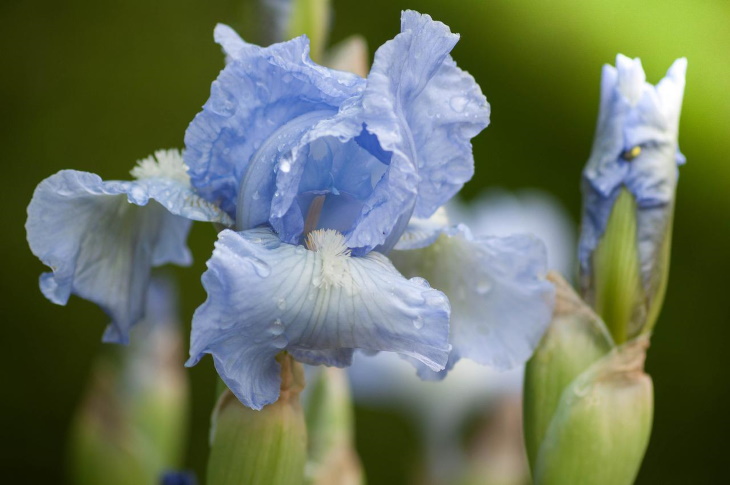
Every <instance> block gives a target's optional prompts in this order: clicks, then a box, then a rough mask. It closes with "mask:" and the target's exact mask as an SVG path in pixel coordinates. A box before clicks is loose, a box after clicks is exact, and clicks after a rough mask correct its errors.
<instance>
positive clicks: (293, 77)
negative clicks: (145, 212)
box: [185, 25, 363, 218]
mask: <svg viewBox="0 0 730 485" xmlns="http://www.w3.org/2000/svg"><path fill="white" fill-rule="evenodd" d="M215 37H216V41H218V42H220V43H221V44H222V45H223V47H224V49H225V50H226V53H227V55H228V64H227V65H226V67H225V68H224V69H223V71H221V73H220V75H219V76H218V79H216V80H215V81H214V82H213V85H212V86H211V92H210V98H209V99H208V101H207V102H206V103H205V105H204V106H203V111H201V112H200V113H198V115H197V116H196V117H195V119H194V120H193V121H192V123H191V124H190V126H189V127H188V129H187V131H186V133H185V146H186V152H185V162H186V163H187V165H188V167H189V172H190V176H191V181H192V184H193V186H194V187H195V188H196V189H197V191H198V192H199V193H200V195H201V196H202V197H204V198H206V199H207V200H209V201H211V202H215V203H216V204H219V205H220V206H221V207H222V208H223V209H224V210H225V211H226V212H227V213H228V214H229V215H230V216H231V217H233V218H235V216H236V214H235V213H236V201H237V199H238V197H237V194H238V190H239V185H240V183H241V181H242V179H243V177H244V175H245V173H246V170H247V168H248V166H249V162H250V161H251V159H252V158H253V157H254V155H255V154H256V152H257V151H258V150H259V149H260V148H262V146H263V145H265V143H266V141H267V139H269V138H270V137H271V136H272V135H273V134H274V133H275V132H276V131H277V130H280V129H281V128H282V127H283V126H284V125H286V124H287V123H288V122H290V121H291V120H293V119H295V118H298V117H300V116H302V115H304V114H306V113H309V112H311V111H320V110H330V111H333V112H336V110H337V108H338V107H339V106H340V104H341V103H342V102H343V101H344V100H346V99H348V98H350V97H351V96H353V95H355V94H357V93H358V92H360V90H361V89H362V82H363V81H362V79H361V78H360V77H358V76H356V75H354V74H350V73H345V72H341V71H335V70H332V69H327V68H325V67H322V66H319V65H317V64H315V63H314V62H312V61H311V60H310V59H309V41H308V40H307V38H306V37H305V36H302V37H298V38H296V39H293V40H291V41H288V42H284V43H280V44H274V45H272V46H270V47H266V48H262V47H258V46H255V45H252V44H247V43H246V42H244V41H243V40H241V39H240V38H239V37H238V36H237V35H236V34H235V32H233V31H232V30H231V29H230V28H229V27H226V26H223V25H219V26H218V27H217V28H216V31H215ZM276 143H277V145H278V142H276ZM272 192H273V191H272Z"/></svg>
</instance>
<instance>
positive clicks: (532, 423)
mask: <svg viewBox="0 0 730 485" xmlns="http://www.w3.org/2000/svg"><path fill="white" fill-rule="evenodd" d="M548 279H549V280H550V281H551V282H552V283H553V284H554V285H555V291H556V297H555V310H554V313H553V320H552V322H551V324H550V326H549V327H548V330H547V332H545V335H544V336H543V338H542V340H541V341H540V345H539V346H538V347H537V349H536V350H535V353H534V354H533V356H532V358H531V359H530V360H529V362H528V363H527V366H526V367H525V383H524V388H525V392H524V432H525V446H526V448H527V456H528V458H529V461H530V466H531V468H532V469H533V470H534V469H535V464H536V461H537V456H538V452H539V450H540V449H541V447H542V445H543V442H544V440H545V434H546V433H547V430H548V427H549V426H550V422H551V421H552V420H553V417H554V415H555V413H556V411H557V409H558V404H559V403H560V400H561V396H562V395H563V393H564V391H565V389H566V388H567V387H568V386H570V384H571V383H572V382H573V381H574V380H575V379H576V378H577V377H578V376H579V375H580V374H582V373H583V372H584V371H585V370H586V369H588V368H589V367H590V366H591V365H592V364H593V363H594V362H597V361H598V360H600V359H601V358H603V357H604V356H605V355H607V354H608V353H609V352H610V351H611V349H612V348H613V342H612V340H611V336H610V335H609V333H608V330H606V328H605V325H604V324H603V322H602V321H601V319H600V318H599V317H598V316H597V315H596V314H595V313H594V312H593V310H591V308H590V307H588V305H586V304H585V303H584V302H583V301H582V300H581V299H580V297H579V296H578V295H577V294H576V293H575V291H573V289H572V288H571V286H570V284H568V283H567V282H566V281H565V280H564V279H563V278H562V277H560V275H558V274H557V273H549V274H548ZM565 483H569V482H565ZM576 483H577V482H576Z"/></svg>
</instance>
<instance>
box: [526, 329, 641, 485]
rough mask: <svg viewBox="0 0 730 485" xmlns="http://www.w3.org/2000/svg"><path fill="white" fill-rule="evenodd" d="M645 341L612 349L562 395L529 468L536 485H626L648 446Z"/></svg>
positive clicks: (639, 340) (632, 478)
mask: <svg viewBox="0 0 730 485" xmlns="http://www.w3.org/2000/svg"><path fill="white" fill-rule="evenodd" d="M648 346H649V339H648V337H647V336H642V337H640V338H638V339H635V340H632V341H631V342H629V343H627V344H625V345H623V346H621V347H617V348H615V349H614V350H612V351H611V352H610V353H609V354H608V355H606V356H605V357H604V358H602V359H601V360H599V361H597V362H596V363H594V364H593V365H592V366H591V367H589V368H588V370H586V371H585V372H584V373H583V374H581V375H580V376H579V377H578V378H576V379H575V380H574V381H573V383H572V384H571V385H570V386H568V387H567V388H566V389H565V391H564V392H563V394H562V396H561V398H560V402H559V404H558V407H557V410H556V412H555V415H554V416H553V419H552V420H551V422H550V425H549V426H548V429H547V431H546V433H545V437H544V439H543V441H542V443H541V445H540V450H539V452H538V455H537V460H536V462H535V466H534V468H533V479H534V483H535V484H536V485H552V484H560V485H563V484H566V483H581V484H589V485H631V484H632V483H634V479H635V478H636V475H637V474H638V472H639V467H640V466H641V461H642V459H643V457H644V452H645V451H646V447H647V445H648V443H649V435H650V433H651V422H652V415H653V408H654V402H653V386H652V381H651V378H650V377H649V376H648V375H647V374H645V373H644V359H645V357H646V349H647V347H648Z"/></svg>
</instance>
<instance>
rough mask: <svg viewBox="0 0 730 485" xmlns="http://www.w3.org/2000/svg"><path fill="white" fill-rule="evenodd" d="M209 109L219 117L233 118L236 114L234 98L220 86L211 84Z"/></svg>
mask: <svg viewBox="0 0 730 485" xmlns="http://www.w3.org/2000/svg"><path fill="white" fill-rule="evenodd" d="M210 109H211V111H213V113H215V114H217V115H220V116H226V117H230V116H233V114H234V113H235V112H236V101H235V98H234V97H233V95H232V94H231V93H229V92H228V91H226V90H225V89H223V88H222V87H221V86H220V84H218V83H213V86H211V96H210Z"/></svg>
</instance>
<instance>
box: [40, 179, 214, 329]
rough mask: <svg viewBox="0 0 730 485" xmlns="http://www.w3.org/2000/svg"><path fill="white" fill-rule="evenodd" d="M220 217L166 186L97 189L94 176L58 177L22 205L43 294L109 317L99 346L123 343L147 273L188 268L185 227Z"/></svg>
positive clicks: (137, 314)
mask: <svg viewBox="0 0 730 485" xmlns="http://www.w3.org/2000/svg"><path fill="white" fill-rule="evenodd" d="M188 218H192V219H197V220H214V221H216V222H223V221H225V220H228V218H227V216H226V215H225V214H223V213H221V212H220V210H217V209H216V208H215V207H213V206H211V205H210V204H208V203H207V202H205V201H203V200H201V199H199V198H197V197H195V195H194V194H193V193H192V191H191V189H190V187H189V186H186V185H184V184H182V183H180V182H177V181H172V180H166V179H160V178H156V179H146V180H141V181H135V182H118V181H111V182H104V181H102V180H101V178H99V177H98V176H97V175H94V174H91V173H87V172H77V171H74V170H64V171H61V172H59V173H57V174H55V175H53V176H51V177H49V178H47V179H46V180H44V181H43V182H41V183H40V184H39V185H38V187H37V188H36V191H35V193H34V195H33V199H32V200H31V202H30V205H29V206H28V220H27V222H26V231H27V234H28V243H29V244H30V248H31V250H32V251H33V254H35V255H36V256H37V257H38V258H39V259H40V260H41V261H42V262H43V263H44V264H46V265H48V266H50V267H51V269H52V270H53V272H52V273H45V274H43V275H42V276H41V280H40V284H41V290H42V291H43V294H44V295H45V296H46V297H47V298H48V299H49V300H51V301H52V302H54V303H56V304H59V305H65V304H66V302H67V301H68V298H69V296H70V295H71V294H76V295H78V296H80V297H82V298H85V299H87V300H90V301H92V302H94V303H96V304H98V305H99V306H101V307H102V309H103V310H104V311H105V312H106V313H107V314H108V315H109V316H110V317H111V319H112V322H111V324H110V325H109V327H108V329H107V332H106V334H105V337H104V340H105V341H111V342H120V343H125V342H126V341H127V340H128V334H129V329H130V327H131V326H132V325H133V324H134V323H136V322H137V321H138V320H139V319H140V318H141V317H142V315H143V309H144V301H145V298H146V294H147V285H148V281H149V274H150V269H151V267H152V266H157V265H161V264H165V263H174V264H179V265H189V264H190V262H191V256H190V251H189V250H188V248H187V246H186V244H185V240H186V238H187V234H188V231H189V229H190V224H191V222H190V220H189V219H188Z"/></svg>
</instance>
